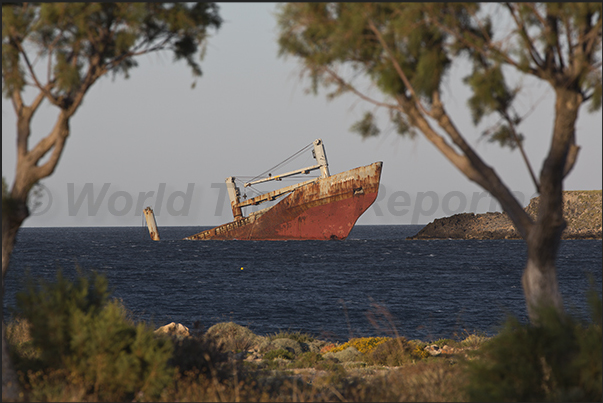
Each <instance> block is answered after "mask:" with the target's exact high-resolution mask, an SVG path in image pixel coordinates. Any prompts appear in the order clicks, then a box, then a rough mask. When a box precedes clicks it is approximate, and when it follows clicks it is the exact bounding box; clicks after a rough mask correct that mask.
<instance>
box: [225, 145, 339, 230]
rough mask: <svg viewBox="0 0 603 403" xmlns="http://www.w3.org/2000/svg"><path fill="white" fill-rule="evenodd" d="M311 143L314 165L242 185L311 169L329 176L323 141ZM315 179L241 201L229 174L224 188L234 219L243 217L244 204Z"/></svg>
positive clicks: (278, 194) (249, 204)
mask: <svg viewBox="0 0 603 403" xmlns="http://www.w3.org/2000/svg"><path fill="white" fill-rule="evenodd" d="M312 144H313V145H314V149H313V150H312V155H313V156H314V158H315V159H316V165H312V166H309V167H306V168H302V169H297V170H295V171H291V172H287V173H284V174H280V175H275V176H271V175H270V174H269V176H268V177H266V178H262V179H258V180H254V181H250V182H247V183H245V184H244V187H248V186H251V185H256V184H258V183H264V182H269V181H280V180H282V179H283V178H286V177H289V176H293V175H298V174H308V173H310V172H311V171H315V170H318V169H320V177H321V178H327V177H329V176H330V173H329V164H328V162H327V154H326V152H325V148H324V143H323V142H322V140H321V139H316V140H314V142H313V143H312ZM316 180H317V179H310V180H308V181H305V182H301V183H298V184H296V185H291V186H287V187H284V188H281V189H277V190H274V191H272V192H268V193H264V194H262V195H260V196H256V197H254V198H251V199H247V200H245V201H243V202H241V201H240V196H241V191H240V190H239V188H238V187H237V186H236V184H235V177H234V176H229V177H228V178H226V189H227V190H228V197H229V198H230V206H231V208H232V215H233V217H234V219H235V220H240V219H242V218H243V212H242V210H241V208H243V207H246V206H251V205H258V204H260V203H264V202H267V201H272V200H274V199H276V198H277V197H279V196H281V195H283V194H285V193H289V192H292V191H294V190H295V189H297V188H299V187H301V186H304V185H307V184H308V183H311V182H314V181H316Z"/></svg>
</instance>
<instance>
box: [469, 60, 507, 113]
mask: <svg viewBox="0 0 603 403" xmlns="http://www.w3.org/2000/svg"><path fill="white" fill-rule="evenodd" d="M463 81H464V82H465V83H466V84H469V86H470V87H471V89H472V90H473V95H472V96H471V97H470V98H469V100H468V102H467V103H468V105H469V108H470V110H471V116H472V118H473V123H474V124H476V125H477V124H479V123H480V121H481V120H482V118H483V117H484V116H486V115H489V114H491V113H493V112H506V110H507V109H508V108H509V106H510V105H511V103H512V102H513V99H514V97H515V91H511V90H509V88H508V87H507V84H506V83H505V78H504V76H503V73H502V69H501V66H500V65H496V66H492V67H489V66H486V67H483V66H475V67H474V69H473V73H472V74H471V75H469V76H467V77H465V78H464V79H463Z"/></svg>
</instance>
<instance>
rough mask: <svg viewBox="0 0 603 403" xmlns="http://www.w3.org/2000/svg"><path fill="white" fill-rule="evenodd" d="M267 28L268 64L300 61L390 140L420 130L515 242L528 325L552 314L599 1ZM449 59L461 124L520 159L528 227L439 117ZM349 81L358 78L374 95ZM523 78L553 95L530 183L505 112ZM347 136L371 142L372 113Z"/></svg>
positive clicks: (596, 43)
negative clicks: (492, 205)
mask: <svg viewBox="0 0 603 403" xmlns="http://www.w3.org/2000/svg"><path fill="white" fill-rule="evenodd" d="M277 19H278V26H279V38H278V43H279V48H280V51H279V54H280V55H281V56H284V57H287V56H293V57H295V58H296V59H297V60H298V61H299V62H300V64H301V66H302V76H303V77H307V78H309V79H310V89H312V90H313V91H314V93H315V94H316V93H317V92H318V88H325V89H327V90H329V92H328V94H327V96H328V97H330V98H333V97H337V96H340V95H342V94H350V93H351V94H354V95H355V96H357V97H358V98H360V99H362V100H364V101H366V103H367V105H372V109H373V110H375V109H377V110H378V109H380V108H382V109H385V110H387V111H388V112H389V118H390V119H389V120H390V123H391V124H393V125H394V127H395V128H396V129H397V131H398V132H399V133H400V134H403V135H405V134H410V135H415V134H417V132H420V133H421V134H422V135H423V136H425V138H426V139H427V140H429V141H430V142H431V143H432V144H433V145H434V146H435V147H436V148H437V149H438V150H439V151H440V152H441V153H442V154H443V155H444V156H445V157H446V158H447V159H448V160H449V161H450V162H451V163H452V164H453V165H454V166H455V167H456V168H457V169H458V170H459V171H461V173H462V174H464V175H465V176H466V177H467V178H468V179H469V180H471V181H473V182H475V183H477V184H478V185H480V186H481V187H483V188H484V189H485V190H487V191H488V192H489V193H490V194H492V195H493V196H494V197H495V198H496V199H497V200H498V201H499V202H500V204H501V206H502V208H503V209H504V211H505V212H506V213H507V214H508V216H509V217H510V219H511V220H512V222H513V224H514V225H515V227H516V228H517V230H518V232H519V233H520V234H521V236H522V237H523V239H524V240H525V241H526V243H527V249H528V256H527V262H526V265H525V270H524V272H523V276H522V284H523V289H524V295H525V299H526V305H527V309H528V314H529V317H530V320H531V321H532V322H537V320H538V313H537V311H538V310H537V308H538V307H539V306H549V307H551V306H552V307H554V309H556V310H558V311H560V312H563V301H562V298H561V295H560V293H559V289H558V281H557V274H556V267H555V258H556V256H557V251H558V248H559V244H560V239H561V233H562V232H563V230H564V228H565V226H566V223H565V221H564V218H563V199H562V189H563V180H564V178H565V177H566V176H567V175H568V173H569V172H570V171H571V169H572V167H573V166H574V164H575V163H576V160H577V156H578V150H579V146H578V145H577V144H578V143H577V139H576V129H575V128H576V121H577V119H578V112H579V110H580V108H581V106H582V105H583V104H587V105H588V110H589V111H591V112H593V111H597V110H600V108H601V3H543V4H537V3H525V4H520V3H504V4H500V3H499V4H488V5H481V4H478V3H441V4H438V3H382V4H380V3H320V4H319V3H312V4H298V3H289V4H286V5H284V6H281V7H280V8H279V10H278V14H277ZM502 22H506V24H502ZM509 27H510V28H509ZM460 60H466V61H469V62H470V63H471V66H472V67H471V69H470V73H469V74H468V75H467V76H466V77H465V78H464V80H463V82H464V83H465V84H466V85H467V86H468V88H469V89H470V90H471V96H470V98H469V100H468V107H469V110H470V114H471V117H472V119H473V122H474V123H475V124H476V125H477V124H479V123H480V122H481V121H482V119H483V118H485V117H487V116H491V118H495V119H496V123H495V124H494V125H492V126H490V127H489V128H488V130H487V131H485V132H484V133H483V135H485V136H486V137H488V138H489V140H490V141H497V142H500V144H501V145H503V146H504V145H507V146H511V147H512V148H518V149H519V150H520V152H521V153H522V156H523V159H524V161H525V163H526V171H527V172H528V174H529V175H530V176H531V178H532V181H533V182H534V186H535V188H536V190H537V192H538V193H539V196H540V206H539V210H538V215H537V217H536V218H535V219H532V218H531V217H530V216H529V215H528V214H527V213H526V212H525V211H524V209H523V208H522V206H521V205H520V203H519V202H518V200H517V199H516V198H515V197H514V195H513V194H512V193H511V191H510V190H509V188H508V187H507V186H506V185H505V184H504V183H503V181H502V179H501V177H500V176H499V174H498V173H497V172H496V171H495V170H494V169H493V168H492V167H490V166H489V165H488V164H487V163H486V161H484V160H483V159H482V158H481V157H480V156H479V154H478V153H477V152H476V150H475V149H474V148H473V147H472V146H471V145H470V142H469V141H468V137H467V135H466V134H464V133H461V131H459V129H458V126H457V125H456V124H455V122H454V119H453V116H451V114H450V113H449V112H448V111H447V110H446V105H445V101H444V95H445V90H446V88H447V87H446V79H447V78H448V76H447V73H448V72H449V71H450V69H451V66H452V65H453V63H454V62H458V61H460ZM358 77H361V78H364V79H368V80H370V82H371V83H372V84H373V86H374V87H376V88H377V89H378V96H375V95H373V94H371V93H370V92H368V91H366V90H365V89H364V88H363V87H362V86H361V85H359V84H358ZM524 77H532V78H534V79H536V80H540V81H543V82H545V83H548V85H549V86H550V88H552V91H553V94H554V97H555V105H554V123H553V131H552V133H551V136H550V144H548V145H547V144H542V147H543V148H545V147H547V146H548V153H547V155H546V158H545V159H544V162H543V164H542V167H541V169H540V173H539V175H536V174H535V173H534V171H533V169H532V167H531V165H530V163H529V160H528V157H527V155H526V153H525V150H524V149H523V145H522V144H523V143H522V142H523V137H524V135H523V134H521V133H520V132H519V130H520V126H521V123H522V121H523V119H524V118H525V116H526V115H527V114H528V112H529V111H528V110H526V108H525V107H524V108H522V107H521V106H520V104H519V103H518V102H517V101H518V94H520V93H521V91H523V90H524V88H522V83H523V82H524V81H522V80H523V78H524ZM352 129H353V130H354V131H357V132H359V133H360V134H362V135H363V136H375V135H378V134H379V133H380V129H379V127H378V126H377V121H376V119H375V116H374V115H373V113H372V112H367V113H366V114H365V115H364V118H363V119H362V120H360V121H359V122H357V123H356V124H355V125H354V126H353V127H352Z"/></svg>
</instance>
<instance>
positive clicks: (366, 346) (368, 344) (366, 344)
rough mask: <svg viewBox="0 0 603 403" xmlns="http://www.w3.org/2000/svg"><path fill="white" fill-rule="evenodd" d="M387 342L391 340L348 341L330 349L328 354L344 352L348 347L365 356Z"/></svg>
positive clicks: (365, 339) (364, 338)
mask: <svg viewBox="0 0 603 403" xmlns="http://www.w3.org/2000/svg"><path fill="white" fill-rule="evenodd" d="M388 340H391V339H390V338H389V337H361V338H356V339H350V340H349V341H348V342H347V343H344V344H342V345H340V346H337V347H335V348H333V349H331V350H330V351H329V352H331V353H337V352H339V351H343V350H345V349H346V348H348V347H355V348H356V350H358V351H360V352H361V353H362V354H366V353H369V352H371V351H373V350H374V349H375V347H377V346H378V345H379V344H381V343H385V342H386V341H388Z"/></svg>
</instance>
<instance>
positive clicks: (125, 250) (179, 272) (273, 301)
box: [3, 225, 603, 341]
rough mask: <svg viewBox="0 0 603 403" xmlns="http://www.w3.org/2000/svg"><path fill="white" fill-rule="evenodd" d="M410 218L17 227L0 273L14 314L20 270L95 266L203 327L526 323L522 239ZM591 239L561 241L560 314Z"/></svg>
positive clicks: (313, 330)
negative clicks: (446, 236)
mask: <svg viewBox="0 0 603 403" xmlns="http://www.w3.org/2000/svg"><path fill="white" fill-rule="evenodd" d="M422 227H423V226H422V225H357V226H355V227H354V228H353V229H352V231H351V233H350V235H349V236H348V238H347V239H345V240H342V241H186V240H182V238H184V237H186V236H189V235H193V234H195V233H198V232H200V231H202V230H205V229H208V228H210V227H162V228H160V229H159V232H160V236H161V241H152V240H151V239H150V237H149V233H148V230H147V228H146V227H58V228H22V229H20V230H19V233H18V236H17V243H16V245H15V249H14V251H13V254H12V257H11V261H10V267H9V271H8V273H7V275H6V278H5V298H4V301H3V303H4V304H3V315H4V319H5V320H10V319H11V318H12V317H13V316H14V315H15V309H16V298H15V295H16V294H17V293H18V292H22V291H23V290H24V287H25V280H24V279H25V278H26V276H27V275H29V276H33V277H43V278H45V279H47V280H51V281H52V280H53V279H56V273H57V270H58V269H61V271H62V273H63V275H64V276H65V277H67V278H71V279H73V278H75V277H76V276H77V275H78V268H79V270H81V271H83V272H86V271H92V270H95V271H97V272H99V273H102V274H104V275H105V276H106V277H107V279H108V281H109V286H110V289H111V295H112V297H115V298H118V299H120V300H121V301H122V302H123V304H124V305H125V306H126V308H127V309H128V310H129V311H130V312H131V315H132V316H133V317H134V318H135V319H136V320H141V321H146V322H147V323H149V324H151V325H153V326H155V327H159V326H163V325H165V324H168V323H170V322H176V323H181V324H183V325H185V326H187V327H189V328H191V329H193V328H197V329H205V330H207V329H208V328H209V327H210V326H212V325H214V324H216V323H219V322H235V323H237V324H240V325H243V326H247V327H249V328H250V329H251V330H252V331H253V332H255V333H256V334H260V335H270V334H274V333H278V332H281V331H287V332H301V333H306V334H309V335H312V336H314V337H318V338H322V339H324V340H333V341H345V340H348V339H350V338H353V337H371V336H396V335H399V336H404V337H406V338H408V339H420V340H424V341H429V340H438V339H442V338H453V339H454V338H455V339H461V338H464V337H466V336H467V335H469V334H481V335H484V336H491V335H494V334H496V333H497V332H498V331H499V330H500V326H501V325H502V324H503V322H504V321H505V319H506V318H507V317H508V316H509V315H511V316H514V317H516V318H518V319H519V320H520V321H522V322H526V321H527V313H526V308H525V300H524V295H523V289H522V286H521V275H522V271H523V268H524V264H525V261H526V245H525V243H524V242H523V241H521V240H429V241H425V240H421V241H417V240H413V241H411V240H406V237H408V236H411V235H414V234H416V233H417V232H418V231H419V230H420V229H421V228H422ZM601 252H602V248H601V240H563V241H561V246H560V250H559V254H558V258H557V269H558V272H557V276H558V280H559V286H560V290H561V293H562V296H563V299H564V303H565V306H566V309H567V310H568V311H569V312H571V313H572V314H574V315H575V316H577V317H579V318H581V319H585V320H587V319H588V318H589V317H590V309H589V305H588V302H587V291H588V290H589V287H594V289H595V290H597V292H598V293H599V296H601V287H602V286H601V274H602V271H603V270H602V256H601Z"/></svg>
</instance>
